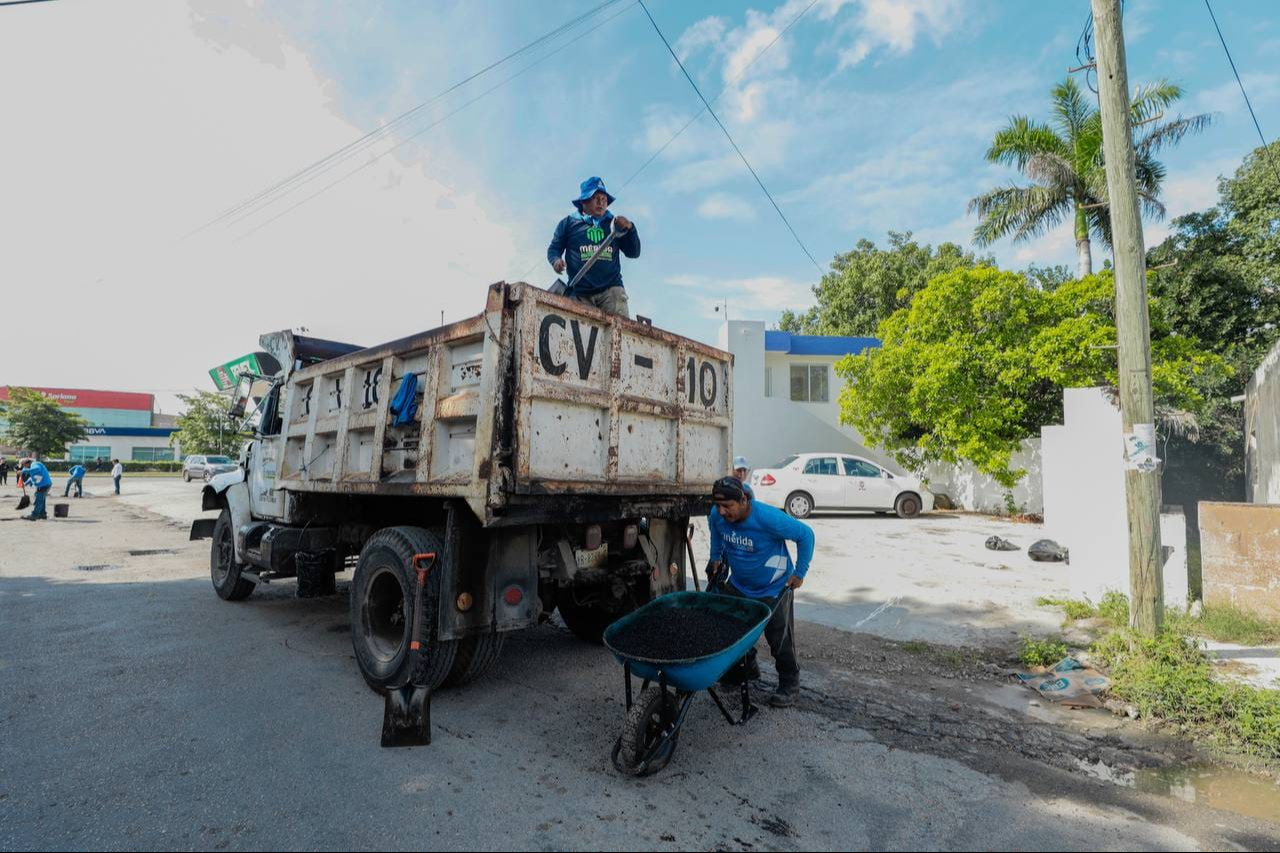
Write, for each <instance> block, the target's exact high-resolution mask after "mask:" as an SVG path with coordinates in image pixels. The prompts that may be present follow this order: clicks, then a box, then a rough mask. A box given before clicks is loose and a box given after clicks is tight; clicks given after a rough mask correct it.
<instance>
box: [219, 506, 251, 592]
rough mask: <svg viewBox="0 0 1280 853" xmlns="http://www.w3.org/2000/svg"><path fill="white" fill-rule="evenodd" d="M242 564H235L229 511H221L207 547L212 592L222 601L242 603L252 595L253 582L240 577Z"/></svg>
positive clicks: (242, 569) (232, 530)
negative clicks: (210, 542)
mask: <svg viewBox="0 0 1280 853" xmlns="http://www.w3.org/2000/svg"><path fill="white" fill-rule="evenodd" d="M244 569H245V565H244V563H237V562H236V544H235V527H234V525H233V524H232V522H231V510H229V509H223V510H222V515H220V516H218V521H217V523H216V524H214V526H213V543H212V544H211V545H210V546H209V577H210V579H211V580H212V581H213V590H214V592H216V593H218V598H221V599H222V600H223V601H244V600H245V599H246V598H248V597H249V596H250V595H252V594H253V588H254V586H255V584H254V583H253V581H250V580H245V579H244V578H242V577H240V573H241V572H243V571H244Z"/></svg>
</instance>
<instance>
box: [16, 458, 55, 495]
mask: <svg viewBox="0 0 1280 853" xmlns="http://www.w3.org/2000/svg"><path fill="white" fill-rule="evenodd" d="M22 482H24V483H27V484H28V485H30V486H34V487H35V488H37V489H47V488H49V487H50V486H52V485H53V478H52V477H50V476H49V469H48V468H46V467H44V463H43V462H32V463H31V464H30V465H28V466H27V467H26V468H24V469H22Z"/></svg>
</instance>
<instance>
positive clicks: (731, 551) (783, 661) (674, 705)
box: [604, 477, 814, 776]
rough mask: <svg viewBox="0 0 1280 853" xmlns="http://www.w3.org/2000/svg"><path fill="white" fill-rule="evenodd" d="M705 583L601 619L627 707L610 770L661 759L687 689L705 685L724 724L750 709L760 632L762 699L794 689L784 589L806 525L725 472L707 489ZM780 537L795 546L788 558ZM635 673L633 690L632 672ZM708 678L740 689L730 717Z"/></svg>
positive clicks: (784, 696)
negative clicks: (765, 693)
mask: <svg viewBox="0 0 1280 853" xmlns="http://www.w3.org/2000/svg"><path fill="white" fill-rule="evenodd" d="M712 499H713V500H714V501H715V504H716V508H715V510H713V511H712V513H711V518H710V531H711V560H710V562H709V563H708V577H707V581H708V583H707V586H708V590H709V591H708V592H705V593H699V592H677V593H670V594H668V595H664V596H661V597H660V598H657V599H655V600H654V601H652V602H650V603H649V604H647V605H645V606H644V607H642V608H640V609H639V610H637V611H635V612H634V613H632V614H630V615H628V616H625V617H623V618H622V619H620V620H618V621H617V622H615V623H613V624H612V625H610V626H609V628H608V629H607V630H606V631H605V634H604V642H605V646H606V647H607V648H608V649H609V650H610V651H612V652H613V653H614V655H615V656H616V657H617V658H618V661H619V662H620V663H621V664H622V665H623V674H624V678H625V681H626V697H627V716H626V718H625V720H624V723H623V731H622V734H621V735H620V736H619V738H618V740H617V743H616V744H615V745H614V750H613V762H614V766H615V767H617V768H618V770H619V771H621V772H624V773H628V774H632V775H637V776H642V775H648V774H650V773H655V772H657V771H658V770H661V769H662V768H663V767H665V766H666V765H667V763H668V762H669V761H670V760H671V756H672V753H673V752H674V751H675V747H676V742H677V740H678V738H679V733H680V727H681V725H682V724H683V722H684V719H685V716H686V715H687V714H688V711H689V707H690V705H691V703H692V701H693V697H694V696H695V695H696V694H697V693H699V692H701V691H703V690H706V691H707V693H708V694H709V695H710V696H711V698H712V701H714V702H715V704H716V707H717V708H719V710H720V713H721V714H722V715H723V716H724V718H725V719H726V720H727V721H728V722H729V723H730V724H731V725H741V724H743V723H745V722H747V720H749V719H751V717H752V716H754V714H755V712H756V707H755V705H753V704H752V702H751V692H750V682H751V680H752V679H754V678H756V677H758V676H759V668H758V667H757V666H756V663H755V644H756V641H757V640H758V639H759V638H760V635H761V634H764V635H765V637H766V639H767V640H768V641H769V648H770V651H772V653H773V656H774V659H775V661H776V663H777V669H778V681H779V684H778V689H777V692H775V693H774V694H773V697H772V698H771V701H770V704H771V705H774V706H776V707H787V706H790V705H791V704H793V703H794V701H795V697H796V695H797V694H798V693H799V686H800V668H799V665H798V663H797V660H796V654H795V633H794V614H793V607H792V593H793V591H794V590H795V589H797V588H799V587H800V585H801V584H802V583H803V582H804V577H805V574H806V573H807V571H808V569H809V562H810V560H811V558H812V556H813V542H814V539H813V531H812V530H810V529H809V527H808V526H807V525H805V524H803V523H802V522H799V521H796V520H795V519H792V518H790V517H789V516H787V515H785V514H784V513H782V512H781V511H780V510H777V509H775V508H773V507H771V506H766V505H764V504H755V503H754V502H753V501H752V500H751V496H750V493H748V492H746V490H745V489H743V486H742V483H741V482H740V481H739V480H737V479H735V478H733V477H725V478H723V479H721V480H719V481H717V482H716V484H715V487H714V489H713V492H712ZM787 541H794V542H795V543H796V546H797V561H796V563H795V564H794V565H793V564H792V561H791V555H790V552H789V551H788V549H787V544H786V543H787ZM633 673H634V674H635V675H638V676H639V677H640V678H642V679H643V683H642V685H641V690H640V695H639V696H638V697H636V698H633V695H632V684H631V676H632V674H633ZM717 682H721V683H722V684H723V683H729V684H736V685H737V686H739V687H740V689H741V696H742V712H741V715H740V716H739V717H738V718H737V719H735V718H734V717H733V715H731V714H730V713H729V711H728V710H727V709H726V708H725V706H724V703H723V702H722V701H721V699H720V696H719V695H718V694H717V693H716V690H715V684H716V683H717Z"/></svg>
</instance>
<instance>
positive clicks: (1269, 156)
mask: <svg viewBox="0 0 1280 853" xmlns="http://www.w3.org/2000/svg"><path fill="white" fill-rule="evenodd" d="M1204 7H1205V8H1206V9H1208V10H1209V17H1210V18H1212V19H1213V28H1214V29H1215V30H1217V31H1218V40H1219V41H1221V42H1222V50H1223V52H1224V53H1226V54H1227V62H1229V63H1231V73H1232V74H1235V75H1236V83H1237V84H1239V86H1240V94H1241V95H1244V103H1245V106H1247V107H1248V108H1249V116H1250V117H1251V118H1252V119H1253V126H1254V128H1255V129H1256V130H1257V131H1258V139H1260V140H1262V150H1263V151H1264V152H1265V153H1266V155H1267V160H1268V161H1269V162H1270V163H1271V168H1272V169H1274V170H1275V172H1276V178H1278V179H1280V166H1278V165H1276V161H1275V158H1274V157H1273V156H1272V154H1271V148H1270V146H1269V145H1268V144H1267V137H1266V136H1264V135H1263V133H1262V125H1260V124H1258V115H1257V113H1255V112H1254V111H1253V104H1252V103H1250V101H1249V93H1248V92H1246V91H1245V90H1244V81H1243V80H1241V79H1240V72H1239V71H1237V70H1236V61H1235V60H1234V59H1232V58H1231V49H1230V48H1228V47H1227V40H1226V39H1225V38H1224V37H1223V35H1222V27H1219V26H1218V16H1217V15H1215V14H1213V6H1211V5H1209V0H1204Z"/></svg>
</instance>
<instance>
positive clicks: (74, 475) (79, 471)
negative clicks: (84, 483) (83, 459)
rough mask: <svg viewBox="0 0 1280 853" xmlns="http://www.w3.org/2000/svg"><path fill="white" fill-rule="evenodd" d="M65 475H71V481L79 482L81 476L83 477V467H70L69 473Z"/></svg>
mask: <svg viewBox="0 0 1280 853" xmlns="http://www.w3.org/2000/svg"><path fill="white" fill-rule="evenodd" d="M67 473H68V474H70V475H71V479H73V480H79V479H80V478H81V477H83V476H84V466H83V465H73V466H71V470H70V471H68V472H67Z"/></svg>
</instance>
